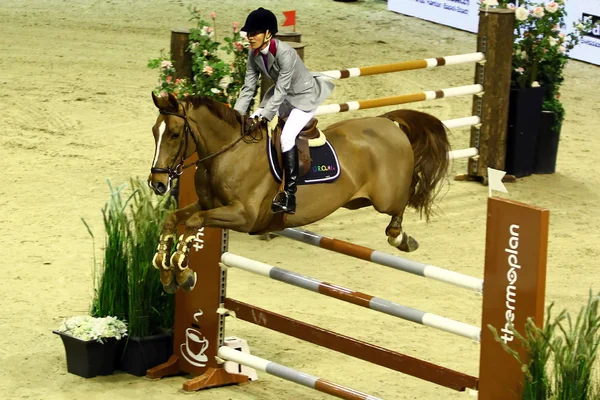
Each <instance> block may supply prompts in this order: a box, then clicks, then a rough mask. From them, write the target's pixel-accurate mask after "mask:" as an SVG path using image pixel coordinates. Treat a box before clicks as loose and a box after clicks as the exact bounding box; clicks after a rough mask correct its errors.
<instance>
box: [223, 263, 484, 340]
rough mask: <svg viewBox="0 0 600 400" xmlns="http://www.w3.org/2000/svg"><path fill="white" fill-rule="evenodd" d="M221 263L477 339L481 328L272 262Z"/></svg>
mask: <svg viewBox="0 0 600 400" xmlns="http://www.w3.org/2000/svg"><path fill="white" fill-rule="evenodd" d="M221 262H222V264H223V265H224V266H225V267H232V268H238V269H242V270H244V271H248V272H252V273H254V274H257V275H262V276H265V277H268V278H270V279H273V280H277V281H280V282H284V283H287V284H288V285H293V286H296V287H299V288H302V289H306V290H310V291H312V292H316V293H320V294H322V295H325V296H328V297H333V298H334V299H338V300H342V301H345V302H347V303H350V304H354V305H357V306H360V307H365V308H370V309H371V310H374V311H379V312H382V313H384V314H388V315H392V316H394V317H398V318H401V319H404V320H406V321H411V322H414V323H417V324H421V325H425V326H428V327H430V328H436V329H439V330H442V331H445V332H448V333H453V334H455V335H458V336H463V337H466V338H468V339H471V340H475V341H477V342H479V336H480V335H481V329H480V328H479V327H477V326H473V325H469V324H465V323H464V322H460V321H456V320H453V319H450V318H446V317H442V316H440V315H436V314H431V313H428V312H424V311H421V310H417V309H415V308H411V307H407V306H404V305H401V304H398V303H394V302H391V301H389V300H385V299H382V298H379V297H375V296H371V295H369V294H366V293H362V292H357V291H355V290H352V289H348V288H345V287H342V286H338V285H335V284H332V283H328V282H322V281H319V280H317V279H314V278H311V277H309V276H304V275H300V274H298V273H296V272H292V271H287V270H285V269H283V268H279V267H274V266H272V265H268V264H265V263H261V262H260V261H256V260H252V259H250V258H246V257H242V256H238V255H236V254H233V253H229V252H225V253H223V255H222V256H221Z"/></svg>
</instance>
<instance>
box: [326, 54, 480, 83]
mask: <svg viewBox="0 0 600 400" xmlns="http://www.w3.org/2000/svg"><path fill="white" fill-rule="evenodd" d="M484 59H485V55H484V54H483V53H481V52H478V53H469V54H458V55H454V56H446V57H435V58H424V59H421V60H411V61H403V62H397V63H392V64H381V65H371V66H368V67H358V68H348V69H338V70H332V71H323V72H321V73H322V74H323V75H327V76H328V77H330V78H332V79H346V78H355V77H358V76H367V75H379V74H387V73H389V72H400V71H411V70H415V69H428V68H434V67H443V66H446V65H457V64H466V63H470V62H479V61H483V60H484Z"/></svg>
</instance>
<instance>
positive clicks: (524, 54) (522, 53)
mask: <svg viewBox="0 0 600 400" xmlns="http://www.w3.org/2000/svg"><path fill="white" fill-rule="evenodd" d="M515 56H517V57H521V58H522V59H524V60H527V52H526V51H525V50H517V51H515Z"/></svg>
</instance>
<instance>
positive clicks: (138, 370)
mask: <svg viewBox="0 0 600 400" xmlns="http://www.w3.org/2000/svg"><path fill="white" fill-rule="evenodd" d="M108 184H109V188H110V200H109V201H108V203H107V204H106V206H105V207H104V208H103V210H102V213H103V217H104V227H105V248H104V259H103V262H102V267H101V268H97V267H96V260H95V259H94V266H95V267H94V270H95V273H94V276H95V279H94V300H93V303H92V307H91V311H90V314H91V316H93V317H106V316H107V315H110V314H113V315H119V317H120V318H122V319H123V320H126V321H127V323H128V325H129V331H128V337H127V339H126V340H123V341H120V342H119V343H118V348H117V354H118V356H117V359H116V365H115V367H116V369H119V370H121V371H124V372H127V373H130V374H133V375H136V376H142V375H145V374H146V370H148V369H150V368H153V367H155V366H156V365H159V364H161V363H163V362H165V361H166V360H167V359H168V358H169V357H170V355H171V354H172V351H173V345H172V326H173V320H174V312H175V309H174V302H175V299H174V297H173V296H169V295H167V294H166V293H164V291H163V290H162V285H161V284H160V276H159V271H158V270H157V269H156V268H154V267H153V266H152V259H153V257H154V253H155V251H156V246H157V244H158V240H159V237H160V229H161V223H162V221H163V219H164V218H165V216H166V214H167V213H168V212H170V211H172V210H174V209H175V207H176V206H175V204H174V201H173V199H172V198H171V197H170V196H165V197H161V198H160V199H159V198H157V197H156V196H154V195H153V193H152V192H151V191H150V189H149V188H148V186H147V185H146V183H145V182H142V181H140V180H139V179H138V180H134V179H131V180H130V186H131V190H132V193H131V194H129V195H128V197H127V198H126V199H125V200H124V199H123V194H124V190H125V187H126V185H121V186H119V187H118V188H117V189H116V190H115V189H113V187H112V185H111V184H110V182H109V183H108ZM83 222H84V224H85V225H86V227H87V229H88V232H89V234H90V235H91V236H92V240H94V236H93V234H92V231H91V229H90V227H89V226H88V224H87V223H86V222H85V221H83Z"/></svg>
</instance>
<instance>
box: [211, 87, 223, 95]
mask: <svg viewBox="0 0 600 400" xmlns="http://www.w3.org/2000/svg"><path fill="white" fill-rule="evenodd" d="M210 91H211V92H213V93H214V94H219V93H221V91H220V90H219V89H217V88H212V89H210Z"/></svg>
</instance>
